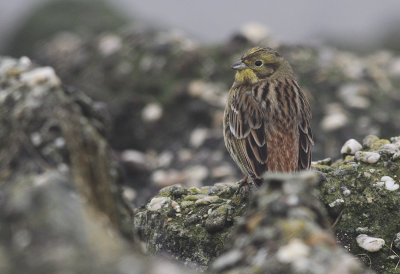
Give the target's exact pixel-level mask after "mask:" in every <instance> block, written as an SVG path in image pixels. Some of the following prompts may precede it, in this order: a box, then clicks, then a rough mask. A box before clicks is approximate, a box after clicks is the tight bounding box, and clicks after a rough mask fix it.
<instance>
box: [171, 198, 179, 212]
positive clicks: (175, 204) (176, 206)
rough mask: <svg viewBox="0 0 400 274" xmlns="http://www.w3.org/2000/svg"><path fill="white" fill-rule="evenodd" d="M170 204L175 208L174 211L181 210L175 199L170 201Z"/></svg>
mask: <svg viewBox="0 0 400 274" xmlns="http://www.w3.org/2000/svg"><path fill="white" fill-rule="evenodd" d="M171 206H172V208H173V209H175V211H176V212H178V213H179V212H181V207H180V206H179V204H178V203H177V202H176V201H172V202H171Z"/></svg>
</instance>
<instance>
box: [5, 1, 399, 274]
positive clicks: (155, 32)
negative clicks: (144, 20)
mask: <svg viewBox="0 0 400 274" xmlns="http://www.w3.org/2000/svg"><path fill="white" fill-rule="evenodd" d="M60 2H62V1H60ZM75 4H76V5H77V6H76V7H75V9H76V10H79V9H80V8H79V1H76V3H75ZM62 7H63V6H62V5H61V8H60V6H58V5H56V4H54V5H53V6H51V7H50V8H51V13H52V14H53V15H54V17H53V19H52V20H54V22H53V23H52V24H55V25H56V24H57V19H58V18H63V17H61V15H60V16H57V13H58V12H61V13H62V12H63V11H64V10H65V7H64V8H62ZM87 9H90V5H89V6H85V8H82V10H86V11H85V12H87ZM47 11H48V10H47ZM43 12H44V13H46V10H42V11H38V14H39V15H40V14H43ZM91 12H92V15H93V16H91V17H90V18H86V19H85V20H94V23H93V22H89V21H88V22H86V23H85V25H86V26H87V28H85V29H82V28H80V27H79V24H78V25H77V26H66V25H63V28H62V29H63V31H60V29H61V28H56V27H54V28H53V27H52V28H48V29H47V30H46V33H44V34H43V33H40V34H38V35H37V36H35V33H34V32H33V29H41V26H42V27H43V24H45V25H46V26H48V25H49V23H48V22H42V21H40V20H37V19H36V20H33V19H32V20H30V21H29V23H27V24H26V26H25V28H23V30H22V31H21V33H22V34H23V33H29V35H30V36H29V37H30V39H32V40H31V41H32V42H31V43H29V46H25V47H24V44H23V43H21V42H18V41H20V40H18V39H16V40H15V43H16V44H14V45H10V48H11V49H15V51H14V54H18V57H19V55H20V54H24V55H27V56H29V57H30V58H21V59H11V58H2V59H1V60H0V104H1V106H0V114H1V121H2V123H1V126H0V138H1V139H0V140H1V142H0V144H1V146H2V149H1V153H0V163H1V164H0V167H1V170H0V177H1V188H2V189H1V195H0V203H1V204H2V210H1V212H0V216H1V222H2V223H7V226H5V227H7V229H5V228H2V230H0V233H1V234H2V235H1V240H2V242H3V243H4V244H3V248H2V249H0V269H6V270H10V271H9V272H10V273H12V272H14V273H15V271H14V268H13V267H15V266H17V265H18V264H17V263H16V262H18V261H19V260H24V261H26V264H21V265H18V267H20V268H15V269H17V270H19V272H21V271H22V272H26V270H27V269H34V270H35V271H36V272H37V273H43V272H41V271H45V272H46V271H50V270H52V271H55V270H54V269H64V268H69V267H71V266H74V267H76V269H75V268H73V270H77V271H78V270H79V271H84V272H85V273H91V272H90V271H92V272H93V273H94V272H95V271H98V269H100V268H99V266H100V265H101V266H106V268H105V269H111V270H112V272H113V273H138V272H136V270H132V268H131V265H132V264H136V263H137V264H138V265H140V266H143V268H144V269H146V271H149V272H148V273H151V271H152V266H154V267H161V268H163V267H165V268H166V269H167V266H166V265H164V263H161V265H159V264H156V263H154V262H153V260H152V259H148V260H149V261H148V262H147V261H142V259H143V258H144V257H143V254H142V253H141V251H138V250H136V249H134V250H131V249H130V248H128V249H127V248H126V247H127V245H128V246H130V244H127V243H130V242H131V241H132V237H133V234H132V232H134V235H135V236H134V237H135V239H136V245H135V244H134V245H133V246H139V245H140V244H139V242H141V241H142V242H143V244H142V245H144V246H145V251H146V252H147V253H152V254H159V255H163V256H164V257H169V258H170V257H172V258H174V259H178V260H179V261H181V262H184V264H186V265H187V266H190V267H192V268H194V269H197V270H205V269H208V270H209V271H215V272H224V271H225V272H226V273H242V272H245V273H253V272H256V271H262V272H263V271H267V270H268V269H270V270H269V271H271V272H270V273H276V271H286V272H287V271H289V272H295V271H298V273H310V272H312V271H314V270H312V269H315V271H319V270H321V271H323V272H326V271H333V272H335V271H336V273H346V271H347V272H348V273H363V272H365V271H367V270H366V269H368V268H371V269H374V270H375V271H377V272H382V273H399V271H400V270H399V269H400V267H399V256H398V254H400V253H399V252H400V244H399V243H400V240H399V232H400V228H399V226H398V225H397V222H396V220H398V219H399V216H398V210H396V209H397V208H398V207H399V199H398V197H399V189H398V188H399V176H400V173H399V172H400V171H399V161H400V160H399V158H400V157H399V154H400V152H399V144H400V142H399V138H398V137H393V138H391V137H392V136H397V135H398V134H399V132H400V122H399V118H398V117H400V112H399V111H400V110H399V108H398V107H397V106H398V105H399V103H400V92H399V88H400V56H398V55H396V54H395V53H393V52H390V51H388V50H381V51H379V52H372V53H370V54H366V55H363V56H361V55H358V54H356V53H353V52H346V51H339V50H336V49H333V48H329V47H309V46H293V45H290V46H289V45H284V44H280V43H278V42H277V41H275V40H274V38H273V37H269V36H265V35H264V34H263V33H264V32H262V31H257V29H252V28H245V29H244V30H243V31H238V32H237V33H236V34H234V35H232V37H231V39H230V40H229V41H226V42H225V43H223V44H220V45H202V44H199V43H198V42H196V41H194V40H193V39H191V38H189V37H188V36H186V35H184V34H182V33H179V32H176V31H171V30H166V29H164V30H160V29H149V28H143V27H140V24H135V23H134V24H133V25H126V22H125V21H124V20H125V19H123V18H119V19H118V15H117V14H115V11H110V12H111V14H112V16H109V17H107V18H108V19H109V20H110V21H107V20H106V21H104V24H106V25H107V26H106V27H104V28H103V29H104V31H101V32H99V30H98V29H96V27H95V26H97V24H96V23H95V21H96V20H97V19H99V18H103V17H104V16H105V14H106V13H107V12H108V11H107V8H106V7H105V6H104V7H103V6H101V9H98V10H97V11H91ZM99 16H100V17H99ZM32 18H41V16H39V17H35V16H33V17H32ZM62 22H63V20H60V24H62ZM124 22H125V23H124ZM35 24H38V25H35ZM41 24H42V25H41ZM80 24H82V23H80ZM124 24H125V25H124ZM52 26H53V25H52ZM30 28H32V29H30ZM259 44H261V45H267V46H272V47H274V48H276V49H277V50H278V51H279V52H281V53H282V54H283V55H284V56H285V57H286V58H287V59H288V60H289V62H290V63H291V64H292V65H293V68H294V70H295V72H296V75H297V76H298V80H299V82H300V85H301V86H302V88H303V89H304V90H305V92H306V93H307V94H308V95H309V97H310V99H311V106H312V112H313V120H312V128H313V131H314V135H315V136H316V145H315V147H314V154H313V158H314V160H315V162H314V164H313V167H314V170H315V172H317V173H318V176H317V175H304V176H300V177H298V176H295V177H284V178H281V177H279V178H272V179H271V178H269V180H270V181H271V182H272V183H271V184H270V185H271V186H266V187H265V188H261V189H260V190H257V191H254V190H253V192H255V193H253V192H251V193H245V192H241V193H240V194H239V195H234V192H235V190H236V188H237V185H236V184H235V183H234V182H236V181H237V180H238V179H239V178H240V176H241V175H240V173H239V172H238V170H237V169H236V167H235V165H234V164H233V162H232V161H231V160H230V158H229V156H228V154H227V152H226V150H225V147H224V144H223V138H222V130H221V122H222V120H221V119H222V114H223V108H224V102H225V96H226V92H227V90H228V89H229V86H230V85H231V83H232V81H233V72H232V71H231V69H230V65H231V63H232V62H234V61H235V60H236V59H237V58H239V57H240V54H241V53H242V52H243V51H244V50H245V49H247V48H249V47H251V46H253V45H259ZM17 45H18V47H17ZM25 45H27V44H25ZM10 53H11V54H13V52H12V51H10ZM31 60H33V61H31ZM32 62H33V63H39V64H42V65H48V66H50V67H40V66H37V65H35V64H32ZM60 79H61V80H60ZM371 134H374V135H376V136H380V137H381V138H386V139H379V138H378V137H374V136H371ZM365 136H367V137H365ZM364 137H365V139H364V140H363V138H364ZM351 138H354V139H355V140H354V139H353V140H349V139H351ZM356 140H359V141H360V143H359V142H357V141H356ZM361 140H363V141H361ZM326 157H330V158H329V159H325V160H319V159H324V158H326ZM340 158H341V159H340ZM331 159H340V160H337V161H335V160H331ZM317 160H319V161H317ZM316 176H317V177H318V178H319V179H318V180H317V179H316ZM316 181H319V183H318V182H316ZM177 184H178V185H177ZM267 185H268V184H267ZM315 189H318V191H316V190H315ZM314 190H315V191H314ZM157 193H158V194H157ZM2 197H3V198H2ZM318 200H319V201H321V202H319V201H318ZM37 201H41V202H40V203H38V202H37ZM71 207H72V208H71ZM50 209H51V210H50ZM245 212H247V215H246V214H245ZM33 216H42V217H40V218H34V217H33ZM99 216H100V217H99ZM133 216H134V218H133ZM267 217H268V218H267ZM132 218H133V219H132ZM37 220H39V222H38V221H37ZM60 220H61V221H60ZM62 220H69V221H68V222H67V223H68V224H66V222H63V221H62ZM99 220H102V221H101V222H100V224H99ZM295 224H297V225H298V226H297V228H298V230H296V231H290V230H288V229H289V228H290V229H294V228H296V225H295ZM2 227H3V226H2ZM93 227H100V228H99V232H98V233H97V232H96V235H95V236H93V237H94V239H95V240H94V243H96V244H93V245H92V242H91V240H90V239H91V238H90V237H89V234H90V233H89V234H87V233H83V234H82V233H81V232H82V231H92V229H93ZM288 227H289V228H288ZM330 227H331V228H330ZM132 229H133V231H132ZM110 231H111V232H110ZM102 233H106V234H107V235H112V237H111V238H110V239H109V238H107V237H104V239H105V240H104V243H103V241H102V240H99V239H100V238H102V236H101V235H103V234H102ZM287 233H289V234H287ZM119 234H121V235H124V236H116V235H119ZM48 235H50V236H48ZM68 235H72V236H71V237H72V239H73V240H71V241H67V240H66V239H68V237H70V236H68ZM288 235H295V237H289V236H288ZM334 236H335V237H334ZM98 237H100V238H98ZM89 238H90V239H89ZM75 239H76V240H75ZM116 239H117V240H116ZM232 239H234V240H232ZM335 239H336V240H337V241H338V242H339V243H340V244H341V245H342V246H343V247H344V249H342V248H339V247H338V245H336V244H335V243H334V242H335ZM114 241H116V242H117V244H115V246H114V245H113V247H112V248H109V247H108V245H109V244H111V243H110V242H114ZM226 242H228V243H230V244H229V245H226ZM120 243H121V244H120ZM97 245H99V246H97ZM80 247H83V248H82V249H81V248H80ZM114 249H115V250H117V252H115V255H113V256H111V257H110V260H106V261H104V260H103V258H104V256H105V257H108V256H109V252H110V250H114ZM54 250H60V251H59V252H58V253H57V252H52V251H54ZM93 250H95V251H93ZM344 250H347V251H349V252H350V253H352V254H353V255H354V256H355V257H358V259H359V260H360V261H362V262H364V265H366V268H363V267H362V266H361V265H360V264H359V263H357V260H356V259H354V257H351V255H349V254H348V253H347V252H345V251H344ZM295 251H296V252H300V253H296V252H295ZM46 252H50V253H52V255H54V258H53V257H51V256H50V259H47V257H48V255H46V254H48V253H46ZM103 252H104V253H103ZM292 252H295V253H292ZM36 254H43V255H40V256H39V257H36V256H35V257H34V255H36ZM74 254H75V255H74ZM221 254H222V255H221ZM266 254H267V255H266ZM288 254H289V255H288ZM315 254H319V255H318V256H316V255H315ZM103 255H104V256H103ZM63 258H67V259H66V260H62V259H63ZM82 258H96V259H95V261H94V263H93V264H91V265H88V264H87V263H84V262H82V261H88V260H89V259H88V260H86V259H84V260H83V259H82ZM125 258H132V264H131V263H127V262H128V261H130V260H131V259H126V260H125ZM265 258H267V259H265ZM264 259H265V260H264ZM156 260H157V261H158V260H159V259H156ZM89 261H90V260H89ZM337 261H343V262H344V263H343V264H342V265H335V262H337ZM267 264H268V266H267ZM121 265H122V266H121ZM271 265H273V266H274V267H271ZM168 266H169V267H170V268H171V269H175V268H179V267H177V266H176V265H172V264H168ZM210 266H211V267H210ZM42 267H44V268H42ZM339 267H343V269H340V268H339ZM267 268H268V269H267ZM311 268H312V269H311ZM116 269H118V270H116ZM121 269H123V270H121ZM11 270H13V271H11ZM79 271H78V272H79ZM104 271H106V270H104ZM118 271H120V272H118ZM124 271H125V272H124ZM129 271H131V272H129ZM172 271H174V270H172ZM176 271H179V270H176ZM184 271H186V270H184ZM235 271H236V272H235ZM252 271H253V272H252ZM274 271H275V272H274ZM351 271H354V272H351ZM0 272H1V273H3V271H0ZM4 272H6V271H4ZM17 272H18V271H17ZM139 272H140V271H139ZM96 273H99V272H96ZM104 273H107V272H104ZM314 273H318V272H314Z"/></svg>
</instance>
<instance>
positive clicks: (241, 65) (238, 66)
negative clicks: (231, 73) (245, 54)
mask: <svg viewBox="0 0 400 274" xmlns="http://www.w3.org/2000/svg"><path fill="white" fill-rule="evenodd" d="M232 68H233V69H234V70H243V69H245V68H247V66H246V64H245V63H243V62H242V60H239V61H237V62H236V63H234V64H233V65H232Z"/></svg>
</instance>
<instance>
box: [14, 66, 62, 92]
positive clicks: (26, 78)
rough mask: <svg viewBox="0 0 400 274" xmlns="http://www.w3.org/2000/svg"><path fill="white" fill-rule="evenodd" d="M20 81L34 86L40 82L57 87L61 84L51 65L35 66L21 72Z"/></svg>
mask: <svg viewBox="0 0 400 274" xmlns="http://www.w3.org/2000/svg"><path fill="white" fill-rule="evenodd" d="M21 82H22V83H24V84H26V85H28V86H30V87H35V86H37V85H40V84H44V83H46V84H48V85H49V86H50V87H58V86H59V85H60V84H61V81H60V79H59V78H58V77H57V75H56V73H55V72H54V69H53V68H51V67H42V68H36V69H33V70H31V71H28V72H24V73H22V74H21Z"/></svg>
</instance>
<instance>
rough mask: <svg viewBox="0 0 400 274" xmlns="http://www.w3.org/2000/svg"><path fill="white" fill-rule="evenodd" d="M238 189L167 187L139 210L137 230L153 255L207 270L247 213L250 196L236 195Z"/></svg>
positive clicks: (135, 218) (222, 187) (136, 216)
mask: <svg viewBox="0 0 400 274" xmlns="http://www.w3.org/2000/svg"><path fill="white" fill-rule="evenodd" d="M236 190H237V185H236V184H233V185H232V184H216V185H214V186H212V187H210V186H207V187H202V188H194V187H193V188H185V187H182V186H180V185H173V186H169V187H165V188H163V189H161V190H160V192H159V194H158V195H157V196H155V197H154V198H152V199H151V200H150V202H149V203H148V204H147V205H146V206H143V207H141V208H139V209H137V210H136V213H135V216H134V230H135V232H136V233H137V235H138V236H139V237H140V239H142V240H143V241H145V242H146V247H147V249H148V251H149V252H150V253H152V254H157V253H163V252H164V253H168V254H170V255H171V256H172V257H174V258H176V259H178V260H180V261H182V262H184V263H185V264H186V265H189V266H193V267H195V268H197V269H201V270H204V269H206V268H207V266H208V265H209V264H210V261H211V260H212V259H213V258H215V257H216V256H218V255H219V254H220V253H221V252H222V250H223V248H224V244H225V243H226V241H227V240H228V236H229V232H230V231H231V229H232V227H233V224H234V218H235V217H237V216H241V215H242V214H243V213H244V212H245V209H246V207H247V199H248V193H245V192H243V193H241V194H240V195H238V196H235V195H234V193H235V191H236Z"/></svg>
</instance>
